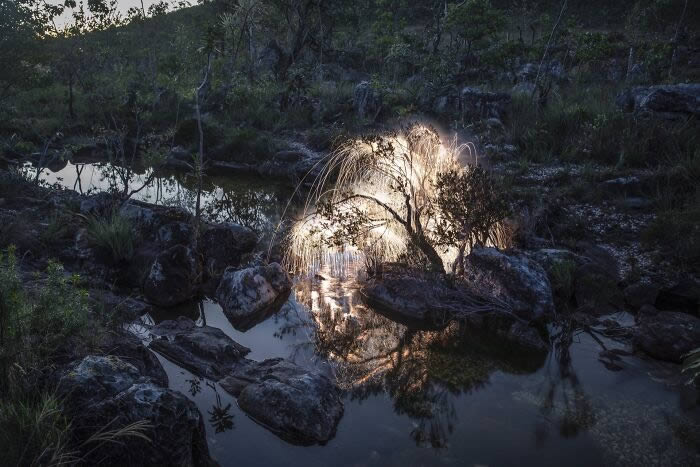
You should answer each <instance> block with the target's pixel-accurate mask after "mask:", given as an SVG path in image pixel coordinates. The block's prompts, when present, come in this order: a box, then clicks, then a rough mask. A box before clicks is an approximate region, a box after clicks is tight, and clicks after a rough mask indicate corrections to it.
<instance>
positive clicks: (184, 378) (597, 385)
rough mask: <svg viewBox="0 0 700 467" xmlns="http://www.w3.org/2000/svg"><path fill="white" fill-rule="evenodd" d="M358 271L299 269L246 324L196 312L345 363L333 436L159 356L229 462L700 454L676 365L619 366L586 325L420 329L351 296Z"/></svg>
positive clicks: (208, 310)
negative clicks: (485, 331)
mask: <svg viewBox="0 0 700 467" xmlns="http://www.w3.org/2000/svg"><path fill="white" fill-rule="evenodd" d="M319 277H324V279H320V278H319ZM347 284H348V281H347V280H345V281H343V280H337V279H332V278H329V277H328V276H326V275H325V274H324V275H321V276H316V278H315V279H313V280H304V281H299V282H298V283H297V285H296V288H295V290H294V293H293V296H292V297H291V298H290V300H289V302H288V303H287V304H286V305H285V306H284V307H283V308H282V310H280V312H279V313H277V314H276V315H275V316H273V317H270V318H268V319H267V320H266V321H264V322H262V323H259V324H258V325H257V326H255V327H253V328H252V329H250V330H248V331H247V332H240V331H237V330H235V329H234V328H233V327H232V326H231V325H230V324H229V323H228V321H227V319H226V318H225V316H224V315H223V312H222V311H221V308H220V307H219V306H218V305H217V304H215V303H214V302H205V303H203V304H202V305H203V306H202V307H201V310H202V312H201V313H202V314H201V315H200V316H199V318H200V320H201V321H200V322H204V321H206V324H207V325H209V326H214V327H219V328H221V329H222V330H224V332H225V333H227V334H228V335H229V336H231V337H232V338H233V339H234V340H235V341H237V342H239V343H241V344H243V345H245V346H247V347H249V348H251V349H252V352H251V353H250V355H249V358H252V359H255V360H263V359H265V358H272V357H283V358H288V359H290V360H293V361H295V362H296V363H297V364H300V365H303V366H306V367H313V368H315V369H317V370H318V371H321V372H324V373H326V374H334V375H335V376H336V378H337V380H338V382H339V384H340V386H341V388H342V389H343V390H344V403H345V414H344V416H343V418H342V419H341V421H340V424H339V426H338V431H337V434H336V436H335V438H334V439H332V440H331V441H330V442H329V443H328V444H327V445H325V446H311V447H302V446H295V445H292V444H289V443H287V442H285V441H283V440H281V439H280V438H278V437H277V436H276V435H274V434H273V433H271V432H270V431H268V430H267V429H265V428H263V427H262V426H260V425H258V424H256V423H255V422H254V421H253V420H251V419H250V418H249V417H247V416H246V415H245V413H243V412H241V411H240V410H239V409H238V407H237V405H236V401H235V398H233V397H231V396H229V395H228V394H227V393H226V392H225V391H224V390H223V389H221V388H220V387H219V386H218V385H216V384H214V383H210V382H208V381H206V380H203V379H201V378H198V377H196V376H193V375H192V374H191V373H189V372H188V371H186V370H183V369H182V368H179V367H178V366H176V365H174V364H172V363H170V362H168V361H167V360H165V359H162V358H161V361H162V362H163V365H164V367H165V369H166V371H167V373H168V376H169V377H170V382H171V383H170V384H171V387H172V388H174V389H176V390H180V391H182V392H183V393H185V394H189V395H190V396H191V397H192V398H193V400H194V401H195V402H196V403H197V405H198V406H199V408H200V410H201V412H202V414H203V415H204V417H205V422H206V425H207V434H208V437H209V445H210V448H211V453H212V455H213V456H214V457H215V459H216V460H217V461H218V462H220V463H221V464H222V465H224V466H228V465H231V466H233V465H265V466H273V465H285V466H287V465H294V466H296V465H298V466H309V465H338V466H373V465H376V466H401V467H404V466H428V465H459V466H462V465H581V466H590V465H635V466H639V465H699V464H698V463H700V452H699V448H700V446H698V444H697V438H698V433H699V432H698V427H699V426H700V425H699V423H700V413H699V412H698V408H697V406H696V405H695V404H696V402H695V400H693V399H692V397H693V395H692V393H691V394H689V395H688V394H684V393H683V391H682V390H680V389H679V387H677V386H672V385H669V384H667V382H666V380H667V378H668V377H669V376H671V375H674V374H676V373H677V371H678V370H677V368H674V367H673V366H668V365H665V364H659V363H657V362H653V361H646V360H643V359H640V358H637V357H634V356H626V357H623V359H622V360H621V361H618V362H616V365H610V364H609V362H607V361H603V360H602V359H601V357H600V352H601V350H602V348H601V344H600V342H602V343H603V344H604V345H606V347H608V348H609V349H612V348H621V346H620V345H619V344H616V343H615V342H614V341H611V340H609V339H606V338H604V337H600V336H596V338H597V339H594V338H593V337H591V336H590V335H588V334H583V333H581V334H576V335H574V336H573V338H572V340H571V343H570V346H569V347H568V350H567V349H564V350H562V351H559V352H551V353H550V354H548V355H541V356H523V355H518V354H514V353H511V352H509V351H508V350H505V349H504V348H501V347H498V344H496V345H494V343H493V342H489V341H488V340H484V339H481V338H479V337H478V336H473V335H469V334H468V333H465V331H464V330H463V329H460V328H459V326H449V327H447V328H446V329H444V330H416V329H409V328H407V327H406V326H404V325H401V324H398V323H394V322H392V321H391V320H390V319H388V318H386V317H384V316H382V315H380V314H378V313H375V312H373V311H372V310H370V309H367V308H365V307H364V306H362V305H361V304H359V303H358V302H356V301H354V300H355V299H356V297H354V296H353V293H352V290H348V287H347ZM195 311H196V310H195ZM553 331H554V332H555V333H556V332H557V331H558V330H557V329H553ZM611 366H614V370H611V369H609V367H611ZM686 396H688V398H686ZM229 404H230V406H229ZM222 413H224V414H226V416H224V417H223V418H225V419H227V420H229V421H230V422H231V424H230V425H228V424H227V423H223V424H222V416H221V414H222ZM228 416H230V417H232V418H231V419H228Z"/></svg>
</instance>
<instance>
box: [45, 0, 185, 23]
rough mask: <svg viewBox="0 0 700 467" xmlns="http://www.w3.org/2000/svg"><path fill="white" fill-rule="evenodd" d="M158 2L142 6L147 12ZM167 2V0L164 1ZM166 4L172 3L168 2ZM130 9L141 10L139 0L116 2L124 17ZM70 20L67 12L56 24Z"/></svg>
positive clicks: (146, 0)
mask: <svg viewBox="0 0 700 467" xmlns="http://www.w3.org/2000/svg"><path fill="white" fill-rule="evenodd" d="M158 1H159V0H143V6H144V7H145V8H146V10H148V7H149V6H151V5H153V4H154V3H157V2H158ZM166 1H168V0H166ZM85 3H86V4H87V0H85ZM168 3H172V2H170V1H168ZM191 3H193V4H194V3H196V1H192V2H191ZM131 7H138V8H141V0H117V8H118V10H119V11H120V12H121V13H122V15H125V14H126V12H127V10H128V9H129V8H131ZM70 20H71V12H70V10H68V11H67V12H66V13H64V14H63V16H62V17H60V18H59V19H58V21H57V24H59V25H63V24H66V22H69V21H70Z"/></svg>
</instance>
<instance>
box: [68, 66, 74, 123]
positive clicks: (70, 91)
mask: <svg viewBox="0 0 700 467" xmlns="http://www.w3.org/2000/svg"><path fill="white" fill-rule="evenodd" d="M68 115H69V116H70V118H71V120H75V111H74V110H73V72H72V71H71V72H69V73H68Z"/></svg>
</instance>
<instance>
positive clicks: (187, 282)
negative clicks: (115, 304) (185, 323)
mask: <svg viewBox="0 0 700 467" xmlns="http://www.w3.org/2000/svg"><path fill="white" fill-rule="evenodd" d="M195 268H196V263H195V258H194V254H193V253H192V250H190V249H189V248H188V247H186V246H183V245H175V246H173V247H171V248H169V249H167V250H165V251H164V252H162V253H161V254H159V255H158V256H157V257H156V259H155V260H154V261H153V264H152V265H151V269H150V271H149V273H148V276H147V277H146V281H145V283H144V286H143V293H144V295H145V296H146V299H147V300H148V301H149V302H151V303H153V304H154V305H157V306H161V307H172V306H175V305H178V304H180V303H184V302H186V301H187V300H190V299H191V298H192V297H193V295H194V279H195V276H196V271H195Z"/></svg>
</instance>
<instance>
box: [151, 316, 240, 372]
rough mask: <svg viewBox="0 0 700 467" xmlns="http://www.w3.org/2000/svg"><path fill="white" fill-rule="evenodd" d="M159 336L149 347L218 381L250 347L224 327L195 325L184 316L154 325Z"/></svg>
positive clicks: (154, 331) (154, 334) (155, 333)
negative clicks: (236, 339)
mask: <svg viewBox="0 0 700 467" xmlns="http://www.w3.org/2000/svg"><path fill="white" fill-rule="evenodd" d="M151 334H152V335H153V336H154V337H156V338H155V339H153V341H151V344H150V347H151V348H152V349H153V350H155V351H156V352H158V353H160V354H162V355H163V356H165V357H166V358H168V359H169V360H172V361H173V362H175V363H177V364H178V365H180V366H182V367H183V368H186V369H187V370H189V371H191V372H193V373H195V374H196V375H198V376H202V377H204V378H209V379H212V380H214V381H218V380H219V379H221V378H223V377H224V376H225V375H226V374H228V373H229V372H230V371H231V368H233V366H234V365H235V364H236V363H237V362H239V361H240V360H241V359H242V358H243V357H244V356H246V355H247V354H248V353H250V349H249V348H247V347H244V346H242V345H240V344H238V343H237V342H236V341H234V340H233V339H231V338H230V337H229V336H227V335H226V334H225V333H224V332H223V331H222V330H221V329H218V328H212V327H209V326H201V327H199V326H196V325H195V323H194V321H192V320H191V319H189V318H185V317H184V316H181V317H180V318H178V319H177V321H163V322H162V323H160V324H159V325H157V326H155V327H153V328H152V329H151Z"/></svg>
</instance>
